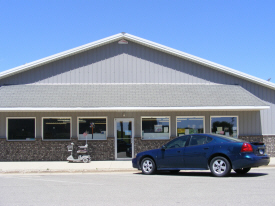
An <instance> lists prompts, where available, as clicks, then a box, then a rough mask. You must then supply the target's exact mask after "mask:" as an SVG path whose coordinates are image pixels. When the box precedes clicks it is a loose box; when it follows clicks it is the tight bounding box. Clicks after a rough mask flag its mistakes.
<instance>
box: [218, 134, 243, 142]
mask: <svg viewBox="0 0 275 206" xmlns="http://www.w3.org/2000/svg"><path fill="white" fill-rule="evenodd" d="M215 136H217V137H219V138H221V139H224V140H228V141H231V142H243V140H241V139H237V138H234V137H229V136H225V135H217V134H216V135H215Z"/></svg>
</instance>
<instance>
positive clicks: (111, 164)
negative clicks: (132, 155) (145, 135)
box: [0, 157, 275, 174]
mask: <svg viewBox="0 0 275 206" xmlns="http://www.w3.org/2000/svg"><path fill="white" fill-rule="evenodd" d="M268 167H275V157H272V158H270V163H269V165H268ZM115 171H137V169H134V168H133V167H132V161H131V160H129V161H92V162H90V163H69V162H67V161H37V162H36V161H30V162H0V174H9V173H89V172H115Z"/></svg>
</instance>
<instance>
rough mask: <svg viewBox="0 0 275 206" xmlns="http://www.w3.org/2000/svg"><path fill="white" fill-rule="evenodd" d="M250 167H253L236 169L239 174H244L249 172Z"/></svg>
mask: <svg viewBox="0 0 275 206" xmlns="http://www.w3.org/2000/svg"><path fill="white" fill-rule="evenodd" d="M250 169H251V167H247V168H241V169H236V170H234V171H235V172H236V173H237V174H240V175H244V174H246V173H248V172H249V170H250Z"/></svg>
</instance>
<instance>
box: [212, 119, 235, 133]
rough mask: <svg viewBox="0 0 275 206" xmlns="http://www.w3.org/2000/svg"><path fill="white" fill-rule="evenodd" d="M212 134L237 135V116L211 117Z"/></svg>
mask: <svg viewBox="0 0 275 206" xmlns="http://www.w3.org/2000/svg"><path fill="white" fill-rule="evenodd" d="M211 132H212V134H220V135H225V136H229V137H235V138H237V137H238V118H237V117H234V116H232V117H211Z"/></svg>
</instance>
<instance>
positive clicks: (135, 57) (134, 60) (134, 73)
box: [131, 44, 137, 83]
mask: <svg viewBox="0 0 275 206" xmlns="http://www.w3.org/2000/svg"><path fill="white" fill-rule="evenodd" d="M131 54H132V55H133V56H132V61H131V63H132V64H131V67H132V69H133V74H132V82H133V83H137V53H136V49H134V45H133V44H131Z"/></svg>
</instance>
